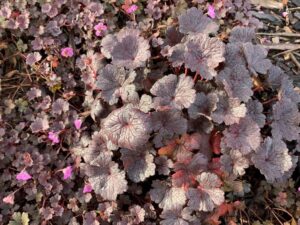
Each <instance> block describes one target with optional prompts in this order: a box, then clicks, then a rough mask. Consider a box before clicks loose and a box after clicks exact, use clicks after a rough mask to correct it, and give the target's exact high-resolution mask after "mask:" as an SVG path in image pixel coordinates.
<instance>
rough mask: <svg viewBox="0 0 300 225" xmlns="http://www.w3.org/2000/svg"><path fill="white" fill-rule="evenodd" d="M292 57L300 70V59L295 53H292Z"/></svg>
mask: <svg viewBox="0 0 300 225" xmlns="http://www.w3.org/2000/svg"><path fill="white" fill-rule="evenodd" d="M291 59H292V61H293V62H294V63H295V64H296V66H297V67H298V69H299V70H300V63H299V61H298V60H297V59H296V57H295V56H294V54H293V53H291Z"/></svg>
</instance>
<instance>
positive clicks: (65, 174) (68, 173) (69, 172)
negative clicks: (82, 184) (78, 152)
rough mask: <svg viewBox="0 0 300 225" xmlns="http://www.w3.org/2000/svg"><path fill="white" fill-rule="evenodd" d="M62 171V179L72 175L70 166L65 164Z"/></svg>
mask: <svg viewBox="0 0 300 225" xmlns="http://www.w3.org/2000/svg"><path fill="white" fill-rule="evenodd" d="M62 171H63V174H64V180H67V179H69V178H70V177H71V176H72V171H73V169H72V166H67V167H66V168H64V169H63V170H62Z"/></svg>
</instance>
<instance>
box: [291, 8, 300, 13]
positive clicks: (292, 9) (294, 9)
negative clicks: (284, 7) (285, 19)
mask: <svg viewBox="0 0 300 225" xmlns="http://www.w3.org/2000/svg"><path fill="white" fill-rule="evenodd" d="M297 10H300V7H295V8H289V11H290V12H292V11H297Z"/></svg>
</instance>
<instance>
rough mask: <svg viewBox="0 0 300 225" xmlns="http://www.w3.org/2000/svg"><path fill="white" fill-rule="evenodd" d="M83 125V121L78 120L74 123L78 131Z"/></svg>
mask: <svg viewBox="0 0 300 225" xmlns="http://www.w3.org/2000/svg"><path fill="white" fill-rule="evenodd" d="M81 124H82V121H81V120H80V119H77V120H75V121H74V126H75V127H76V129H77V130H79V129H80V127H81Z"/></svg>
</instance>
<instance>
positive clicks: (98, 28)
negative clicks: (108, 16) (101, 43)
mask: <svg viewBox="0 0 300 225" xmlns="http://www.w3.org/2000/svg"><path fill="white" fill-rule="evenodd" d="M94 30H95V31H96V36H101V35H102V33H103V31H106V30H107V26H106V25H105V24H103V23H98V24H97V25H96V26H94Z"/></svg>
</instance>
